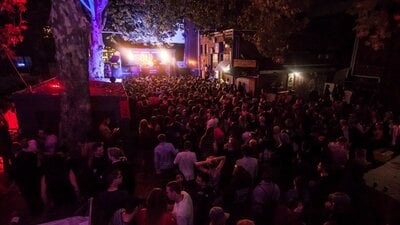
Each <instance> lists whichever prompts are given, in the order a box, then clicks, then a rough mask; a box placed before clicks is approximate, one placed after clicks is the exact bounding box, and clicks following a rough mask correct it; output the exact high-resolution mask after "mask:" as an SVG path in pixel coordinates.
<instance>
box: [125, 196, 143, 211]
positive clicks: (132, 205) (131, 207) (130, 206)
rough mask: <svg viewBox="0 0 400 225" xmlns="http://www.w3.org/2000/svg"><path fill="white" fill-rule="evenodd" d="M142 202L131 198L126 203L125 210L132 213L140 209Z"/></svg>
mask: <svg viewBox="0 0 400 225" xmlns="http://www.w3.org/2000/svg"><path fill="white" fill-rule="evenodd" d="M140 201H141V200H139V199H138V198H130V199H129V200H128V201H126V202H125V205H124V209H125V212H126V213H132V212H133V211H135V209H137V208H138V207H139V205H140V204H141V203H140Z"/></svg>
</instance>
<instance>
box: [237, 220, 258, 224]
mask: <svg viewBox="0 0 400 225" xmlns="http://www.w3.org/2000/svg"><path fill="white" fill-rule="evenodd" d="M236 225H255V223H254V221H253V220H248V219H242V220H239V221H237V223H236Z"/></svg>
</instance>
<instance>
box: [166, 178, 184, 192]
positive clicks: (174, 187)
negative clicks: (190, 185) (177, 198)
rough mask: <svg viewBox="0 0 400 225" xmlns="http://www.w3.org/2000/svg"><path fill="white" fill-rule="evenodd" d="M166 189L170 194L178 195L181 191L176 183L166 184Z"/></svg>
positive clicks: (180, 186) (180, 187)
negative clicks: (167, 188)
mask: <svg viewBox="0 0 400 225" xmlns="http://www.w3.org/2000/svg"><path fill="white" fill-rule="evenodd" d="M167 187H169V189H170V191H171V192H175V193H178V194H179V193H181V191H182V185H180V184H179V183H178V182H177V181H170V182H168V184H167Z"/></svg>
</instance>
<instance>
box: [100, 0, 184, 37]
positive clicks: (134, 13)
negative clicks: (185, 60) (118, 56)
mask: <svg viewBox="0 0 400 225" xmlns="http://www.w3.org/2000/svg"><path fill="white" fill-rule="evenodd" d="M174 2H176V1H169V0H157V1H145V2H144V1H143V2H142V1H131V0H110V1H109V5H108V9H107V14H108V17H107V23H106V30H108V31H112V32H115V33H116V34H117V35H119V36H121V37H123V38H124V39H125V40H129V41H131V42H136V43H137V42H140V43H150V44H154V43H160V42H161V43H162V42H164V41H165V40H166V39H167V38H169V37H172V36H174V35H175V32H176V31H177V30H178V29H179V28H182V19H181V18H182V17H180V11H179V8H178V7H179V6H178V5H176V4H174Z"/></svg>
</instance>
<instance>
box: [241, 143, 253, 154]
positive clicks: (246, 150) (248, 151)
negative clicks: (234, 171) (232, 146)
mask: <svg viewBox="0 0 400 225" xmlns="http://www.w3.org/2000/svg"><path fill="white" fill-rule="evenodd" d="M240 150H241V151H242V153H243V155H245V156H250V155H251V148H250V147H249V146H248V145H246V144H244V145H242V146H241V147H240Z"/></svg>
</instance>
